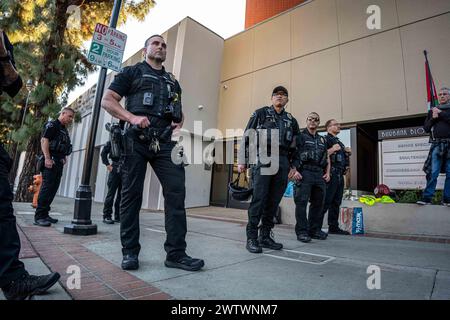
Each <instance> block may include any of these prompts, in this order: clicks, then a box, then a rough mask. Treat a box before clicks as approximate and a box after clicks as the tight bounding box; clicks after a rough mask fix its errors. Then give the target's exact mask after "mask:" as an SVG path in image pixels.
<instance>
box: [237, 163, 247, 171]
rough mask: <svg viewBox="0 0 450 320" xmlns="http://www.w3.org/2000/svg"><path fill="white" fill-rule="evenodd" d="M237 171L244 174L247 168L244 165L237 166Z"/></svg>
mask: <svg viewBox="0 0 450 320" xmlns="http://www.w3.org/2000/svg"><path fill="white" fill-rule="evenodd" d="M237 169H238V172H239V173H242V172H245V170H247V166H246V165H245V164H238V167H237Z"/></svg>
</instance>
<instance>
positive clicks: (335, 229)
mask: <svg viewBox="0 0 450 320" xmlns="http://www.w3.org/2000/svg"><path fill="white" fill-rule="evenodd" d="M328 233H330V234H342V235H349V234H350V232H348V231H345V230H342V229H341V228H339V227H329V228H328Z"/></svg>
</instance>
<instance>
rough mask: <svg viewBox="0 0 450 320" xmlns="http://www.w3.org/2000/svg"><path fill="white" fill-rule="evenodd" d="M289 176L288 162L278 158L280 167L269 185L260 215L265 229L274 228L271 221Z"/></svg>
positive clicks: (285, 159)
mask: <svg viewBox="0 0 450 320" xmlns="http://www.w3.org/2000/svg"><path fill="white" fill-rule="evenodd" d="M288 174H289V162H288V159H287V158H286V157H280V167H279V169H278V172H277V174H276V175H274V176H273V177H272V181H271V182H270V185H269V197H268V199H267V201H266V205H265V206H264V210H263V213H262V218H261V219H262V225H263V226H264V227H265V228H267V229H272V228H273V227H274V223H273V219H274V217H275V215H276V213H277V209H278V206H279V205H280V202H281V199H282V198H283V194H284V192H285V190H286V186H287V182H288Z"/></svg>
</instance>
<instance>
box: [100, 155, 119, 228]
mask: <svg viewBox="0 0 450 320" xmlns="http://www.w3.org/2000/svg"><path fill="white" fill-rule="evenodd" d="M112 166H113V169H112V170H111V172H110V173H109V174H108V193H107V194H106V198H105V204H104V206H103V218H111V217H112V213H113V205H114V219H115V220H119V219H120V198H121V196H120V193H121V190H122V178H121V176H120V175H121V174H120V172H119V170H120V168H119V164H118V163H113V164H112ZM116 194H117V197H116ZM114 198H116V201H115V202H114Z"/></svg>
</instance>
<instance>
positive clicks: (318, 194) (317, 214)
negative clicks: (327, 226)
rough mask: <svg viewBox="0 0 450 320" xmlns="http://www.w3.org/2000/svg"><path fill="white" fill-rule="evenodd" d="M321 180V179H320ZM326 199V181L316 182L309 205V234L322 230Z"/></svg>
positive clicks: (312, 188)
mask: <svg viewBox="0 0 450 320" xmlns="http://www.w3.org/2000/svg"><path fill="white" fill-rule="evenodd" d="M320 178H321V177H320ZM324 199H325V181H323V182H316V183H315V184H313V185H312V187H311V200H310V205H309V214H308V218H309V224H310V228H309V233H310V234H311V233H315V232H318V231H320V230H321V229H322V221H323V219H322V210H323V202H324Z"/></svg>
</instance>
